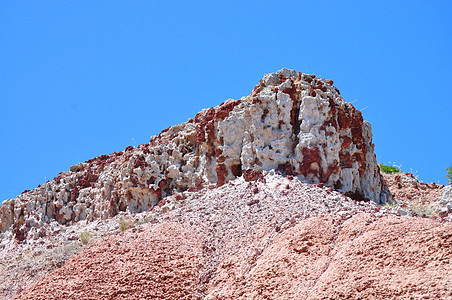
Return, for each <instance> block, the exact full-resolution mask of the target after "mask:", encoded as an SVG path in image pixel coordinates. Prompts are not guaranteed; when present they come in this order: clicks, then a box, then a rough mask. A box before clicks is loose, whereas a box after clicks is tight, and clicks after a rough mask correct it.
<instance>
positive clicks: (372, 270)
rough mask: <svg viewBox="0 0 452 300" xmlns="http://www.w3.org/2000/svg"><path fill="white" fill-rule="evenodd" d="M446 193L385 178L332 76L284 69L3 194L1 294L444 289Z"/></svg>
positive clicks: (361, 295)
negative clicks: (130, 142)
mask: <svg viewBox="0 0 452 300" xmlns="http://www.w3.org/2000/svg"><path fill="white" fill-rule="evenodd" d="M450 191H451V189H450V188H443V187H442V186H438V185H436V184H425V183H421V182H419V181H418V180H417V179H416V178H415V177H414V176H412V175H410V174H403V173H398V174H390V175H388V174H385V175H384V177H383V176H382V174H380V170H379V167H378V164H377V162H376V158H375V154H374V147H373V144H372V133H371V127H370V125H369V124H368V123H367V122H366V121H363V118H362V116H361V113H360V112H359V111H357V110H356V109H355V108H354V107H353V106H352V105H351V104H350V103H347V102H345V101H344V100H343V99H342V97H341V96H340V93H339V91H338V90H337V89H336V88H335V87H334V86H333V82H332V81H331V80H325V79H321V78H316V77H315V76H314V75H308V74H302V73H296V72H295V71H292V70H287V69H282V70H280V71H278V72H276V73H271V74H266V75H265V76H264V78H263V79H262V80H261V81H260V82H259V84H258V85H256V87H255V88H254V89H253V91H252V92H251V94H250V95H248V96H247V97H243V98H241V99H239V100H227V101H226V102H224V103H222V104H220V105H219V106H217V107H214V108H209V109H204V110H203V111H201V112H200V113H198V114H197V115H196V116H195V117H194V118H193V119H189V120H188V121H187V122H185V123H182V124H179V125H176V126H172V127H170V128H168V129H166V130H164V131H163V132H161V133H160V134H159V135H156V136H153V137H152V138H151V140H150V142H149V143H148V144H143V145H140V146H138V147H137V148H134V147H131V146H129V147H127V148H126V149H125V150H124V151H120V152H116V153H112V154H109V155H100V156H98V157H96V158H94V159H91V160H88V161H86V162H84V163H79V164H77V165H74V166H71V167H70V170H69V171H66V172H62V173H60V174H59V175H58V176H57V177H55V178H54V179H53V180H51V181H48V182H46V183H45V184H43V185H41V186H38V187H37V188H36V189H34V190H32V191H24V192H23V193H22V194H21V195H20V196H18V197H17V198H15V199H10V200H6V201H5V202H3V203H2V205H0V298H2V299H12V298H13V297H17V299H83V298H88V297H89V298H92V299H140V298H141V299H288V298H289V299H299V298H302V299H374V298H375V299H417V298H433V299H448V298H452V285H451V284H450V283H451V278H452V267H451V266H452V264H451V261H452V236H451V234H450V233H451V230H452V227H451V224H452V222H451V220H452V214H451V210H450V209H449V208H450V202H451V200H450V199H451V197H450V195H451V192H450ZM390 192H391V193H392V195H391V194H390ZM441 193H443V194H444V196H443V198H441V199H440V200H438V199H439V197H440V195H441ZM392 196H394V197H395V200H394V201H391V205H382V204H387V202H388V200H389V199H392ZM369 200H370V201H369ZM392 200H393V199H392ZM437 200H438V201H437ZM435 201H437V205H438V206H439V207H440V208H441V210H438V211H439V213H438V214H435V213H434V212H433V211H429V210H427V209H425V207H426V206H428V205H430V204H432V203H434V202H435ZM129 227H130V228H129ZM127 228H129V229H127Z"/></svg>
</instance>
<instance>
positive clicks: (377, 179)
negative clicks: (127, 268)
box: [0, 69, 388, 241]
mask: <svg viewBox="0 0 452 300" xmlns="http://www.w3.org/2000/svg"><path fill="white" fill-rule="evenodd" d="M246 170H253V172H260V171H263V170H277V171H278V172H280V173H282V174H285V175H290V176H296V177H297V178H298V179H300V180H301V181H303V182H307V183H314V184H323V185H325V186H327V187H331V188H334V189H335V190H337V191H340V192H342V193H343V194H345V195H347V196H350V197H352V198H354V199H356V200H372V201H374V202H376V203H385V202H386V201H387V195H388V194H387V192H386V191H385V188H384V184H383V181H382V178H381V175H380V172H379V167H378V165H377V162H376V159H375V154H374V146H373V144H372V133H371V126H370V124H369V123H367V122H366V121H364V120H363V118H362V115H361V113H360V112H359V111H358V110H356V109H355V108H354V107H353V105H351V104H350V103H347V102H345V101H344V99H343V98H342V97H341V95H340V93H339V90H338V89H337V88H335V87H334V86H333V82H332V81H331V80H325V79H321V78H317V77H316V76H314V75H308V74H302V73H296V72H295V71H293V70H287V69H282V70H280V71H278V72H276V73H271V74H266V75H265V76H264V78H263V79H262V80H261V81H260V83H259V84H258V85H257V86H256V87H255V88H254V90H253V91H252V93H251V94H250V95H249V96H247V97H243V98H241V99H239V100H227V101H226V102H224V103H222V104H220V105H219V106H217V107H214V108H209V109H204V110H203V111H201V112H200V113H198V114H197V115H196V116H195V117H194V118H193V119H189V120H188V121H187V122H185V123H182V124H179V125H175V126H172V127H170V128H168V129H166V130H164V131H163V132H161V133H160V134H159V135H156V136H154V137H152V139H151V141H150V142H149V143H148V144H145V145H140V146H138V147H137V148H133V147H131V146H129V147H127V148H126V149H125V150H124V151H121V152H117V153H113V154H110V155H101V156H98V157H96V158H94V159H91V160H89V161H87V162H85V163H80V164H78V165H75V166H72V167H71V168H70V171H67V172H62V173H60V174H59V175H58V176H57V177H55V178H54V179H53V180H51V181H49V182H47V183H45V184H43V185H41V186H39V187H38V188H36V189H34V190H32V191H25V192H24V193H23V194H22V195H20V196H18V197H17V198H15V199H10V200H6V201H5V202H4V203H3V204H2V205H1V206H0V230H1V232H3V233H4V234H3V235H8V234H9V235H13V236H14V237H15V239H16V240H18V241H22V240H25V239H27V238H32V239H33V238H37V237H39V234H40V233H39V228H40V227H42V225H43V224H44V223H46V222H47V223H48V222H49V221H50V220H57V221H58V222H59V223H61V224H67V223H71V222H77V221H79V220H85V219H86V220H93V219H98V218H104V219H105V218H108V217H111V216H114V215H116V214H117V213H118V212H120V211H126V210H127V211H131V212H141V211H144V210H147V209H149V208H151V207H153V206H154V205H156V204H157V203H158V202H159V201H161V200H162V199H163V198H165V197H167V196H170V195H175V194H178V193H181V192H184V191H196V190H199V189H200V188H202V187H205V186H209V185H211V186H222V185H223V184H225V183H226V182H228V181H230V180H233V179H235V178H237V177H240V176H242V174H243V173H244V172H248V171H246ZM251 173H252V172H251ZM7 229H12V231H11V232H10V233H8V232H7Z"/></svg>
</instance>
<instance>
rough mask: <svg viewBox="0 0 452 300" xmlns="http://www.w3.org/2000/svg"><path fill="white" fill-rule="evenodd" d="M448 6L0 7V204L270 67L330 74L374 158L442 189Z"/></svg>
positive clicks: (450, 36)
mask: <svg viewBox="0 0 452 300" xmlns="http://www.w3.org/2000/svg"><path fill="white" fill-rule="evenodd" d="M451 13H452V2H451V1H360V2H358V1H284V2H283V1H165V2H163V1H72V2H69V1H1V2H0V74H2V76H1V77H2V79H1V80H0V99H1V110H0V122H1V123H0V125H1V126H0V130H1V131H0V140H1V147H0V201H2V200H4V199H7V198H13V197H15V196H16V195H18V194H20V193H21V192H22V191H23V190H25V189H33V188H35V187H36V186H37V185H38V184H41V183H43V182H45V179H46V178H47V179H51V178H53V177H55V176H57V175H58V173H59V172H60V171H65V170H68V169H69V166H70V165H73V164H76V163H78V162H81V161H85V160H88V159H90V158H93V157H95V156H97V155H100V154H107V153H111V152H114V151H120V150H123V149H124V148H125V147H126V146H128V145H132V146H137V145H138V144H142V143H147V142H148V141H149V138H150V137H151V136H152V135H154V134H157V133H159V132H160V131H161V130H162V129H165V128H167V127H168V126H170V125H174V124H177V123H181V122H185V121H186V120H187V119H188V118H190V117H193V116H194V115H195V114H196V113H197V112H198V111H200V110H201V109H202V108H206V107H211V106H216V105H218V104H220V103H221V102H223V101H224V100H226V99H228V98H234V99H237V98H240V97H242V96H246V95H248V94H249V93H250V92H251V90H252V88H253V87H254V85H255V84H257V83H258V81H259V79H261V78H262V76H263V75H264V74H265V73H269V72H275V71H277V70H279V69H281V68H283V67H287V68H291V69H295V70H297V71H299V72H305V73H314V74H316V75H318V76H321V77H325V78H328V79H332V80H334V82H335V86H337V87H338V88H339V89H340V91H341V93H342V95H343V96H344V98H345V99H346V100H347V101H350V102H352V101H355V102H354V103H353V104H354V105H355V107H356V108H358V109H364V110H363V116H364V118H365V119H366V120H368V121H369V122H370V123H371V124H372V127H373V133H374V143H375V145H376V146H375V147H376V154H377V159H378V160H379V161H380V162H385V163H387V162H395V163H396V164H398V165H402V169H404V170H405V171H410V170H412V171H413V172H415V173H416V172H417V175H418V177H419V179H421V180H423V181H426V182H432V181H434V182H437V183H438V182H439V183H442V184H445V183H446V178H445V174H446V171H445V168H446V167H448V166H450V165H451V164H452V155H451V153H452V151H451V149H452V134H451V129H452V125H451V120H452V118H451V115H452V89H451V83H452V76H451V70H452V58H451V53H452V26H451V25H452V21H451V17H450V15H451Z"/></svg>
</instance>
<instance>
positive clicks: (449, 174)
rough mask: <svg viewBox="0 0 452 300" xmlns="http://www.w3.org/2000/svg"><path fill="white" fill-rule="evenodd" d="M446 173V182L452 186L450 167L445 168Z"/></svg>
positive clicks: (451, 167) (451, 168) (451, 170)
mask: <svg viewBox="0 0 452 300" xmlns="http://www.w3.org/2000/svg"><path fill="white" fill-rule="evenodd" d="M446 171H447V175H446V177H447V180H448V181H449V184H452V165H451V166H450V167H449V168H446Z"/></svg>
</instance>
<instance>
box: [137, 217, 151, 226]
mask: <svg viewBox="0 0 452 300" xmlns="http://www.w3.org/2000/svg"><path fill="white" fill-rule="evenodd" d="M149 221H150V219H149V218H143V219H141V220H139V221H137V222H136V223H135V225H136V226H140V225H143V224H146V223H149Z"/></svg>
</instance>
